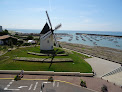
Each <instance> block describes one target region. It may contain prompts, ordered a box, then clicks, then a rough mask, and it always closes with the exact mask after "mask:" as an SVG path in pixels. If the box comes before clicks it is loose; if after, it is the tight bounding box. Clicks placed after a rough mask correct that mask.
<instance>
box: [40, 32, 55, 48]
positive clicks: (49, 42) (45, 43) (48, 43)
mask: <svg viewBox="0 0 122 92" xmlns="http://www.w3.org/2000/svg"><path fill="white" fill-rule="evenodd" d="M42 35H43V34H41V36H42ZM41 36H40V37H41ZM40 50H53V35H50V36H49V37H47V38H46V39H45V40H43V39H40Z"/></svg>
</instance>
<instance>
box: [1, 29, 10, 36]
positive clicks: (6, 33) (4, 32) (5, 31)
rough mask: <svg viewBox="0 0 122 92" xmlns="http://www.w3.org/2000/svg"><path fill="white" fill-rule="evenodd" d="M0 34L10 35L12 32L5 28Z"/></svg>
mask: <svg viewBox="0 0 122 92" xmlns="http://www.w3.org/2000/svg"><path fill="white" fill-rule="evenodd" d="M0 35H10V33H9V32H8V30H7V29H5V30H3V31H2V32H0Z"/></svg>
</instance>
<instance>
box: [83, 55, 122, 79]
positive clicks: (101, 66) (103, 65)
mask: <svg viewBox="0 0 122 92" xmlns="http://www.w3.org/2000/svg"><path fill="white" fill-rule="evenodd" d="M85 61H87V62H88V63H89V64H90V65H91V67H92V68H93V70H94V72H95V73H96V77H101V76H102V75H104V74H106V73H108V72H111V71H112V70H114V69H116V68H119V67H120V66H121V65H120V64H118V63H114V62H111V61H108V60H104V59H100V58H97V57H93V58H89V59H85Z"/></svg>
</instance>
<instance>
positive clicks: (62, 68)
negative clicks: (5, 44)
mask: <svg viewBox="0 0 122 92" xmlns="http://www.w3.org/2000/svg"><path fill="white" fill-rule="evenodd" d="M54 50H55V51H57V53H58V52H59V53H60V52H62V53H60V54H64V53H68V56H55V58H59V59H61V58H71V59H72V60H73V61H74V62H65V63H53V64H52V65H51V67H50V68H49V66H50V63H40V62H25V61H21V62H20V61H14V60H13V59H14V58H16V57H27V58H30V57H31V58H48V57H49V56H36V55H31V54H27V53H28V52H35V53H40V49H39V47H25V48H19V49H16V50H13V51H10V52H8V53H6V54H5V55H3V56H0V70H21V69H24V70H27V71H29V70H30V71H55V72H81V73H90V72H92V68H91V66H90V65H89V64H88V63H87V62H85V60H84V59H85V58H88V57H87V56H85V55H82V54H79V53H76V52H71V51H68V52H67V51H66V50H65V51H64V50H63V49H59V48H55V49H54ZM6 57H9V58H6Z"/></svg>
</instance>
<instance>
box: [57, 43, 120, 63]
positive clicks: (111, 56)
mask: <svg viewBox="0 0 122 92" xmlns="http://www.w3.org/2000/svg"><path fill="white" fill-rule="evenodd" d="M59 43H60V45H61V46H62V47H63V48H67V49H71V50H75V51H78V52H82V53H86V54H88V55H91V56H94V57H98V58H102V59H105V60H109V61H112V62H117V63H120V64H122V50H119V49H113V48H108V47H101V46H87V45H82V44H73V43H67V42H59Z"/></svg>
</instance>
